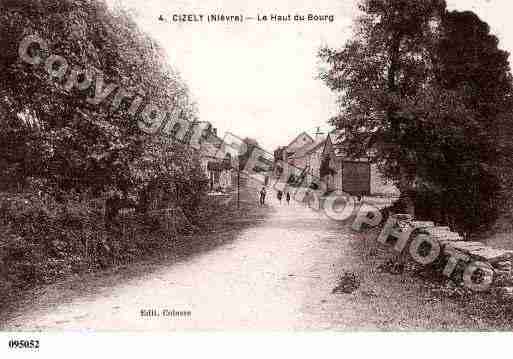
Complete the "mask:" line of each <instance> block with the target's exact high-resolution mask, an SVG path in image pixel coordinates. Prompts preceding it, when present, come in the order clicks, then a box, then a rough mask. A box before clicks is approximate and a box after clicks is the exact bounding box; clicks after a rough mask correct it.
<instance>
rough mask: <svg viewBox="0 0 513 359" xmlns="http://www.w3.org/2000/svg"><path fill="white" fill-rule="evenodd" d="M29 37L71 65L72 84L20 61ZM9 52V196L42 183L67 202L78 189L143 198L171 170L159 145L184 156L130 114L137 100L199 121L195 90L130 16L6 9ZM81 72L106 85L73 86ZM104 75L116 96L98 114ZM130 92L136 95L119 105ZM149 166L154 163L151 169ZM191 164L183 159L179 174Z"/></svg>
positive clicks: (91, 9)
mask: <svg viewBox="0 0 513 359" xmlns="http://www.w3.org/2000/svg"><path fill="white" fill-rule="evenodd" d="M27 35H37V36H39V37H41V38H42V39H44V40H45V41H46V42H47V43H48V51H42V54H41V55H44V56H41V57H43V58H44V59H46V58H48V56H49V55H50V54H52V55H59V56H62V57H63V58H64V59H65V60H66V61H67V62H68V64H69V68H68V69H67V71H66V72H65V76H63V77H58V76H57V77H55V78H49V74H48V72H47V69H45V66H44V65H43V64H41V65H40V66H34V65H30V64H28V63H26V62H24V61H22V60H21V59H20V57H19V54H18V49H19V47H20V43H21V41H22V40H23V39H24V38H25V37H26V36H27ZM0 47H1V48H2V50H3V51H2V53H1V54H0V68H1V69H2V71H1V73H0V114H1V116H2V117H3V118H5V122H6V123H7V124H8V126H6V127H5V131H2V132H1V133H0V144H2V145H4V146H8V148H9V149H10V151H9V152H4V153H3V154H2V156H1V158H0V162H1V163H2V165H5V166H2V169H4V168H6V169H7V170H4V171H3V172H1V173H0V176H2V183H3V184H4V186H5V187H9V186H12V185H13V184H14V185H17V184H20V186H21V187H24V186H25V185H27V183H28V182H29V181H30V180H31V179H32V178H38V179H41V180H43V181H44V183H45V184H46V186H45V188H46V189H52V190H53V191H54V194H55V195H56V196H57V197H58V196H59V193H61V192H64V193H65V192H67V191H69V190H72V189H73V190H76V191H79V192H87V191H91V192H92V193H93V194H95V195H99V194H101V193H103V192H105V191H107V190H109V189H112V190H117V191H120V192H122V193H123V194H124V195H125V196H129V195H134V196H137V195H138V194H139V193H141V191H142V189H141V186H143V185H144V181H142V182H141V178H146V177H147V178H150V177H153V176H154V174H155V173H157V172H159V171H160V170H161V167H160V166H161V163H160V160H161V159H156V157H155V156H152V155H150V154H152V153H154V152H155V146H160V147H159V148H161V149H163V148H167V149H168V151H169V152H170V153H173V152H174V150H169V145H167V144H166V146H167V147H163V146H164V145H163V144H164V143H165V142H166V141H162V140H155V139H154V138H152V137H151V136H148V135H147V134H146V133H144V132H142V131H141V130H140V128H139V126H138V121H140V120H141V117H140V113H138V112H134V111H131V110H130V107H131V105H132V104H133V101H134V100H135V99H136V98H137V95H136V94H140V97H141V109H142V108H144V105H145V104H147V103H151V104H153V105H154V106H155V107H156V108H159V109H162V110H172V109H178V110H179V112H180V115H181V116H182V118H184V119H190V118H193V117H194V116H195V114H194V112H195V109H194V106H193V104H192V103H191V102H190V101H189V97H188V89H187V87H186V86H185V84H184V83H183V81H182V80H181V79H180V77H179V75H178V74H177V73H176V72H175V71H174V70H173V69H172V68H170V66H169V65H168V60H167V58H166V57H165V55H164V52H163V51H162V49H161V48H160V46H159V45H158V44H157V43H155V42H154V41H153V40H152V39H151V38H149V37H148V36H147V35H146V34H145V33H143V32H142V31H141V30H140V29H139V28H138V27H137V25H136V24H135V22H134V21H133V20H132V19H131V17H130V16H129V15H128V14H127V12H126V11H124V10H123V9H120V8H116V9H110V8H109V7H108V5H107V4H106V3H105V2H104V1H103V0H94V1H89V0H48V1H44V2H43V1H39V0H27V1H23V2H20V1H16V0H3V1H2V2H1V3H0ZM31 51H35V50H33V49H31ZM56 66H57V67H59V66H60V65H58V64H54V65H53V66H52V69H54V70H55V69H56V68H55V67H56ZM75 69H78V70H77V71H75V76H76V80H77V81H79V82H86V83H87V81H88V79H89V80H91V79H95V81H96V82H94V81H92V82H91V84H90V86H89V87H86V88H85V89H79V88H77V86H75V87H67V86H66V85H67V83H68V81H69V80H70V78H72V76H73V71H74V70H75ZM82 70H84V71H82ZM99 76H101V77H102V78H103V83H104V85H105V86H107V85H109V84H112V85H113V86H115V90H114V91H112V93H111V95H110V96H109V97H107V99H105V100H104V101H103V102H101V103H100V104H99V105H96V104H93V103H91V102H90V101H88V99H91V98H92V97H94V95H96V91H97V86H98V81H99ZM121 89H123V90H126V91H127V92H131V94H127V96H126V98H125V99H121V100H120V101H121V102H119V103H117V105H116V104H115V102H116V96H117V95H118V94H120V93H121ZM118 100H119V99H118ZM164 137H165V136H164ZM173 146H175V145H173ZM173 146H171V147H173ZM176 146H178V145H177V144H176ZM4 148H5V147H4ZM173 148H174V147H173ZM177 152H180V151H179V150H177ZM181 153H183V155H184V156H191V154H190V153H188V154H186V152H183V151H182V152H181ZM148 159H153V162H151V165H150V166H148ZM141 162H145V163H146V165H144V166H143V165H141ZM191 163H193V162H191ZM191 163H188V165H189V164H191ZM182 165H183V166H185V162H184V161H181V160H179V159H178V157H176V163H175V167H180V166H182ZM182 169H183V168H182ZM142 170H144V171H146V173H144V174H142V173H141V171H142ZM182 175H183V176H186V175H187V174H185V173H182ZM173 178H175V179H176V178H177V176H174V177H173ZM145 185H148V183H146V184H145Z"/></svg>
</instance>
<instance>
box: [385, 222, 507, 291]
mask: <svg viewBox="0 0 513 359" xmlns="http://www.w3.org/2000/svg"><path fill="white" fill-rule="evenodd" d="M387 226H389V228H386V227H387ZM385 230H386V232H385ZM383 233H385V234H384V237H385V238H384V240H382V242H385V241H386V242H390V241H392V242H393V243H392V244H393V245H394V246H396V245H397V242H398V241H399V237H401V235H400V234H405V235H406V236H408V237H407V238H408V239H407V241H405V242H404V243H403V245H401V247H402V249H403V251H404V252H407V253H408V256H409V258H410V259H411V260H413V259H414V258H413V255H412V254H411V253H412V247H413V248H414V249H413V251H414V252H415V253H416V252H419V253H420V254H418V255H422V254H423V253H421V252H422V250H421V249H420V250H419V248H421V247H417V245H418V243H420V242H423V241H425V242H428V243H432V244H435V246H436V245H437V246H438V248H439V249H440V252H439V255H437V256H436V257H437V258H436V260H434V261H433V263H432V264H435V263H436V264H437V265H438V266H437V268H440V270H441V271H443V272H444V274H445V275H447V276H450V278H451V279H453V280H454V281H455V282H456V283H458V284H461V285H465V286H467V287H469V288H471V289H474V288H473V287H472V286H468V285H467V283H468V282H469V281H471V280H473V281H476V283H477V284H479V280H481V283H482V282H483V281H484V279H483V278H484V277H483V276H485V275H491V281H490V280H489V282H491V285H490V286H487V287H486V290H487V291H492V292H494V293H496V294H497V295H499V296H501V297H503V298H507V299H513V271H512V260H513V251H509V250H504V249H497V248H492V247H489V246H487V245H485V244H483V243H481V242H472V241H465V240H464V238H463V237H462V236H461V235H460V234H459V233H456V232H453V231H451V229H450V228H449V227H446V226H436V225H435V223H434V222H430V221H416V220H415V219H414V218H413V217H412V216H410V215H405V214H396V215H391V216H390V219H389V220H388V222H387V224H386V225H385V229H384V232H382V236H383ZM382 236H380V237H382ZM421 236H423V237H421ZM394 242H395V243H394ZM412 243H415V244H416V245H412ZM428 247H429V246H428ZM428 251H429V249H428ZM424 255H425V253H424ZM430 264H431V263H430ZM469 266H474V268H469ZM475 266H478V267H479V268H481V269H480V270H479V269H478V270H475ZM451 268H453V270H449V269H451ZM446 272H447V273H446ZM449 272H450V273H449ZM480 272H482V273H481V278H479V274H480ZM470 273H473V274H472V278H470ZM465 275H467V278H465ZM475 288H479V290H482V288H481V287H480V286H479V285H477V286H476V287H475Z"/></svg>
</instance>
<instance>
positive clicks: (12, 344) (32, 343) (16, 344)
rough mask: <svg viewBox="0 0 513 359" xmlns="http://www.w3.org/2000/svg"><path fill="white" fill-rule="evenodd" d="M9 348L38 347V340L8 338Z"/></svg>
mask: <svg viewBox="0 0 513 359" xmlns="http://www.w3.org/2000/svg"><path fill="white" fill-rule="evenodd" d="M9 348H11V349H39V340H18V339H11V340H9Z"/></svg>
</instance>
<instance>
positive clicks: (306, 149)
mask: <svg viewBox="0 0 513 359" xmlns="http://www.w3.org/2000/svg"><path fill="white" fill-rule="evenodd" d="M325 142H326V139H325V138H323V137H321V138H318V139H316V140H314V141H313V142H311V143H308V144H306V145H304V146H303V147H300V148H298V149H297V150H296V152H295V153H294V155H292V156H291V157H290V158H302V157H304V156H307V155H308V154H310V153H311V152H313V151H315V150H316V149H318V148H319V147H321V146H322V145H324V143H325Z"/></svg>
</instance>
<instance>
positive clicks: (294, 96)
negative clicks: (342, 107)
mask: <svg viewBox="0 0 513 359" xmlns="http://www.w3.org/2000/svg"><path fill="white" fill-rule="evenodd" d="M111 1H117V2H120V3H122V4H123V5H125V6H128V7H130V8H134V9H136V10H137V13H138V15H137V17H136V20H137V22H138V23H139V25H140V26H141V27H142V28H143V29H144V30H146V31H147V32H149V33H150V34H151V35H152V36H153V37H154V38H155V39H156V40H157V41H158V42H160V43H161V44H162V46H163V47H164V48H165V49H166V51H167V53H168V55H169V59H170V61H171V65H172V66H173V67H174V68H175V69H177V70H178V71H179V72H180V73H181V75H182V77H183V78H184V80H185V81H186V83H187V85H188V86H189V88H190V89H191V94H192V97H193V99H194V100H195V101H196V102H197V104H198V108H199V112H200V113H199V116H200V120H203V121H209V122H211V123H212V124H213V125H214V127H217V128H218V132H219V133H220V134H221V135H222V133H223V132H225V131H229V132H232V133H233V134H235V135H238V136H240V137H246V136H248V137H253V138H255V139H257V140H258V141H259V143H260V145H261V146H262V147H263V148H264V149H266V150H269V151H273V150H274V149H275V148H276V147H278V146H280V145H286V144H288V142H290V141H291V140H292V139H293V138H294V137H295V136H296V135H297V134H299V133H300V132H301V131H308V132H310V133H312V132H314V131H315V128H316V127H317V126H321V128H323V129H324V130H327V129H328V128H329V127H328V126H327V124H326V121H327V120H328V119H329V117H331V116H332V115H334V114H335V111H336V107H335V97H334V96H333V94H332V93H331V92H330V91H329V90H328V89H327V88H326V87H325V86H324V84H323V83H322V82H321V81H320V80H318V79H316V76H317V74H318V68H319V66H320V64H319V62H318V59H317V50H318V49H319V47H320V46H321V45H323V44H328V45H330V46H338V47H340V46H342V45H343V43H344V42H345V40H346V39H347V38H348V36H349V35H350V26H351V23H352V20H353V18H354V15H355V9H356V2H355V1H349V0H338V1H336V0H294V1H292V0H273V1H271V0H257V1H252V2H249V1H247V0H210V1H207V0H201V1H200V0H177V1H173V0H111ZM419 1H422V0H419ZM447 3H448V6H449V8H451V9H458V10H472V11H474V12H476V13H477V14H478V15H479V16H480V17H481V19H483V20H485V21H486V22H488V24H489V25H490V26H491V28H492V31H493V33H495V34H497V35H498V36H499V38H500V40H501V43H500V47H501V48H503V49H505V50H508V51H510V52H511V51H512V50H513V21H511V20H510V19H511V16H512V15H513V11H512V10H513V3H511V2H510V0H447ZM211 13H222V14H225V15H238V14H242V15H244V16H251V17H256V16H257V14H272V13H276V14H284V15H286V14H289V13H291V14H295V13H306V14H308V13H312V14H319V15H331V14H332V15H335V21H334V22H332V23H329V22H317V23H312V22H302V23H287V24H283V23H282V24H279V23H271V22H270V23H259V22H257V21H256V20H253V21H251V20H249V21H246V22H244V23H242V24H241V23H233V24H221V23H217V24H215V23H207V22H203V23H183V24H177V23H164V22H160V21H158V17H159V15H161V14H162V15H163V16H164V17H165V18H170V17H171V16H172V14H204V15H207V14H211Z"/></svg>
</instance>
